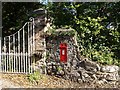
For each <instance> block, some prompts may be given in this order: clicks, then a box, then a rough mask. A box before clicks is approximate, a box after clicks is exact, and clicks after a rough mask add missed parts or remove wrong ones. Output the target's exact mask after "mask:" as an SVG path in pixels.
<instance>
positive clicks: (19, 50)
mask: <svg viewBox="0 0 120 90" xmlns="http://www.w3.org/2000/svg"><path fill="white" fill-rule="evenodd" d="M18 53H19V59H18V61H19V66H18V67H19V70H18V72H20V31H18Z"/></svg>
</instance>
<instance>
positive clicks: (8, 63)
mask: <svg viewBox="0 0 120 90" xmlns="http://www.w3.org/2000/svg"><path fill="white" fill-rule="evenodd" d="M6 56H7V72H8V69H9V67H8V65H9V57H8V52H7V53H6Z"/></svg>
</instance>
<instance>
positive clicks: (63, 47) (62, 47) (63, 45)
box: [60, 43, 67, 63]
mask: <svg viewBox="0 0 120 90" xmlns="http://www.w3.org/2000/svg"><path fill="white" fill-rule="evenodd" d="M60 62H63V63H66V62H67V44H66V43H61V44H60Z"/></svg>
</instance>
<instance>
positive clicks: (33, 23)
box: [32, 18, 35, 71]
mask: <svg viewBox="0 0 120 90" xmlns="http://www.w3.org/2000/svg"><path fill="white" fill-rule="evenodd" d="M32 26H33V28H32V29H33V38H32V39H33V42H32V43H33V46H32V48H33V49H32V54H34V52H35V22H34V18H33V22H32ZM33 59H34V62H33V63H34V66H33V71H35V57H33Z"/></svg>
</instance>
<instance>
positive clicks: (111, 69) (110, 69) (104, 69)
mask: <svg viewBox="0 0 120 90" xmlns="http://www.w3.org/2000/svg"><path fill="white" fill-rule="evenodd" d="M101 71H102V72H108V73H109V72H110V73H112V72H118V71H119V67H118V66H115V65H111V66H102V67H101Z"/></svg>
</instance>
